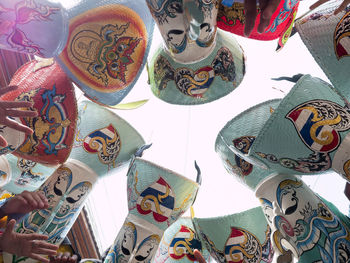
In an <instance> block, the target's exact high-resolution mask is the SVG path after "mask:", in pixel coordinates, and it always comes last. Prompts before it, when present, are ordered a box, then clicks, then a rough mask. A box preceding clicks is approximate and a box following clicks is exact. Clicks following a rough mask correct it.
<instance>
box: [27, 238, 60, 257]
mask: <svg viewBox="0 0 350 263" xmlns="http://www.w3.org/2000/svg"><path fill="white" fill-rule="evenodd" d="M39 245H40V244H39V242H38V241H37V243H36V247H35V248H33V250H32V252H33V253H35V254H41V255H48V256H54V255H56V253H57V251H56V250H57V249H48V248H44V247H39Z"/></svg>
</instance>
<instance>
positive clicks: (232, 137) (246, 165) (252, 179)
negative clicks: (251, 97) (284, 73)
mask: <svg viewBox="0 0 350 263" xmlns="http://www.w3.org/2000/svg"><path fill="white" fill-rule="evenodd" d="M280 101H281V100H279V99H275V100H271V101H267V102H264V103H261V104H258V105H256V106H254V107H253V108H250V109H249V110H247V111H245V112H243V113H241V114H239V115H238V116H236V117H235V118H233V119H232V120H231V121H229V122H228V123H227V124H226V125H225V127H224V128H222V129H221V131H220V132H219V134H218V135H217V137H216V141H215V151H216V153H217V154H218V155H219V157H220V159H221V160H222V163H223V165H224V167H225V168H226V170H227V172H228V173H229V174H231V175H233V176H234V177H235V178H237V179H238V180H239V181H240V182H241V183H243V184H245V185H246V186H248V187H249V188H251V189H252V190H255V187H256V186H257V185H258V184H259V182H260V181H261V180H263V179H264V178H265V177H267V176H269V175H270V174H271V173H272V172H271V171H269V170H266V169H264V168H261V167H259V165H261V164H260V163H257V164H255V165H253V164H252V162H249V161H247V160H245V159H244V157H245V156H246V155H248V153H249V150H250V147H251V146H252V144H253V143H254V141H255V138H256V136H257V135H258V133H259V131H260V128H261V127H262V126H263V125H264V123H265V122H266V120H267V118H268V117H269V115H271V113H272V112H273V110H274V108H276V107H277V106H278V104H279V103H280ZM250 122H252V125H249V124H250ZM247 123H248V125H247ZM253 123H254V125H253ZM263 167H264V166H263Z"/></svg>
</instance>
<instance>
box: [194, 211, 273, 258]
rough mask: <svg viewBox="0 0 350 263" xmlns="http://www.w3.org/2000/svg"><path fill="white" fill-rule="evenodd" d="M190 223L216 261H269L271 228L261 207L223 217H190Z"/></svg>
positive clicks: (271, 253) (271, 251) (271, 250)
mask: <svg viewBox="0 0 350 263" xmlns="http://www.w3.org/2000/svg"><path fill="white" fill-rule="evenodd" d="M193 224H194V227H195V230H196V232H197V233H198V234H199V235H200V237H201V239H202V241H203V244H205V245H206V246H207V248H208V250H209V251H210V254H211V256H213V257H214V259H215V260H216V261H217V262H219V263H226V262H227V263H231V262H256V263H264V262H265V263H266V262H272V258H273V255H274V250H273V248H272V244H271V241H270V234H271V230H270V227H269V225H268V223H267V221H266V219H265V216H264V213H263V211H262V209H261V208H260V207H256V208H253V209H250V210H247V211H244V212H241V213H237V214H232V215H227V216H222V217H214V218H193Z"/></svg>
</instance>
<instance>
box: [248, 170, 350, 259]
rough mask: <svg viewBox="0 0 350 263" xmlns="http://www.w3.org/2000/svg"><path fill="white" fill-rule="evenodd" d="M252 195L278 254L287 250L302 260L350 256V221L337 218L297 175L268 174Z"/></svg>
mask: <svg viewBox="0 0 350 263" xmlns="http://www.w3.org/2000/svg"><path fill="white" fill-rule="evenodd" d="M255 195H256V197H257V198H259V200H260V202H261V206H262V208H263V211H264V214H265V216H266V218H267V221H268V222H269V225H270V227H271V230H272V235H271V239H272V240H273V242H274V245H275V246H276V248H277V249H278V250H279V252H280V253H282V254H283V253H285V252H286V251H287V250H290V251H291V252H292V253H293V255H294V257H295V258H296V259H297V260H298V259H299V258H300V257H303V261H304V262H343V260H342V259H344V258H349V257H350V240H349V233H350V228H349V226H350V220H349V219H346V220H345V221H342V220H341V219H340V218H338V217H337V215H336V214H334V213H333V211H332V210H331V209H330V208H329V207H327V205H326V204H325V203H323V202H322V200H321V199H320V198H319V197H318V196H317V195H316V194H315V193H314V192H313V191H312V190H311V189H310V188H309V187H308V186H307V185H306V184H305V183H304V182H303V181H302V180H300V177H298V176H295V175H285V174H277V175H273V176H270V177H268V178H266V179H265V180H264V181H262V182H261V183H260V184H259V185H258V186H257V189H256V192H255ZM338 212H339V211H338ZM342 218H344V216H343V217H342ZM344 262H345V261H344Z"/></svg>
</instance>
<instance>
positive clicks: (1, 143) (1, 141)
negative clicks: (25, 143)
mask: <svg viewBox="0 0 350 263" xmlns="http://www.w3.org/2000/svg"><path fill="white" fill-rule="evenodd" d="M0 146H1V147H6V146H7V141H6V140H5V138H4V137H2V136H1V135H0Z"/></svg>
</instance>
